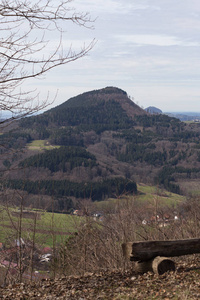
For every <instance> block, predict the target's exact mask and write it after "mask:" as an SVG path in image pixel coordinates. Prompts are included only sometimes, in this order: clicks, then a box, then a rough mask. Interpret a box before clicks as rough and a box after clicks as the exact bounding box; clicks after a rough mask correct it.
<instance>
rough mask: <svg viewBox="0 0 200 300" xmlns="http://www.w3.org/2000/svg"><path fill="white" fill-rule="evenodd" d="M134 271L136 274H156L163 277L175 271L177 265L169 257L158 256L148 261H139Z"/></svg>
mask: <svg viewBox="0 0 200 300" xmlns="http://www.w3.org/2000/svg"><path fill="white" fill-rule="evenodd" d="M134 271H135V272H136V273H141V274H143V273H147V272H149V271H150V272H154V273H155V274H158V275H162V274H164V273H165V272H168V271H175V263H174V261H173V260H171V259H169V258H167V257H160V256H157V257H155V258H154V259H151V260H148V261H137V262H135V263H134Z"/></svg>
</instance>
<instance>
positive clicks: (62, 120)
mask: <svg viewBox="0 0 200 300" xmlns="http://www.w3.org/2000/svg"><path fill="white" fill-rule="evenodd" d="M145 114H146V112H145V111H144V110H143V109H141V108H140V107H139V106H137V105H136V104H135V103H134V102H133V101H131V100H130V99H129V98H128V96H127V94H126V92H124V91H122V90H120V89H118V88H113V87H107V88H105V89H101V90H95V91H91V92H87V93H84V94H82V95H79V96H77V97H74V98H71V99H69V100H68V101H66V102H64V103H63V104H61V105H59V106H57V107H55V108H53V109H51V110H49V111H47V112H45V113H44V114H42V115H39V116H37V117H32V118H26V119H23V120H22V123H21V124H22V126H23V127H28V126H29V127H30V126H34V127H35V128H37V130H38V131H39V130H40V129H39V127H40V126H41V127H42V128H44V126H45V128H47V127H48V128H49V127H50V128H52V127H55V126H79V129H82V130H90V129H92V130H95V131H104V130H109V129H112V130H117V129H123V128H130V127H131V126H133V118H134V117H135V115H145Z"/></svg>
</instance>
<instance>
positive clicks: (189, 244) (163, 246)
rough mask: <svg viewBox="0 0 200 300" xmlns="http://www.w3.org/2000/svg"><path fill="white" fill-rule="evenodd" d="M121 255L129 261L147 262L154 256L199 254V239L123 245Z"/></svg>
mask: <svg viewBox="0 0 200 300" xmlns="http://www.w3.org/2000/svg"><path fill="white" fill-rule="evenodd" d="M122 249H123V254H124V256H126V257H129V259H130V260H131V261H148V260H151V259H153V258H155V257H156V256H164V257H172V256H181V255H188V254H195V253H200V239H186V240H170V241H147V242H134V243H125V244H123V245H122Z"/></svg>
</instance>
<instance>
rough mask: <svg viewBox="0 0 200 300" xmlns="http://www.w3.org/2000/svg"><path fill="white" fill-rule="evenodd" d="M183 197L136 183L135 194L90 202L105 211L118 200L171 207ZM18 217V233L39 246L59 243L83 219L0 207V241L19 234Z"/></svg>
mask: <svg viewBox="0 0 200 300" xmlns="http://www.w3.org/2000/svg"><path fill="white" fill-rule="evenodd" d="M184 200H185V197H183V196H180V195H177V194H173V193H170V192H167V191H165V190H160V189H158V188H157V187H155V186H147V185H143V184H138V194H137V195H132V196H130V195H129V196H122V197H119V198H118V199H113V198H110V199H108V200H106V201H100V202H94V203H92V204H91V205H92V207H93V211H95V210H96V211H103V212H108V213H109V211H111V210H113V208H114V207H115V206H116V205H118V204H123V205H125V206H126V204H127V201H129V202H131V201H134V202H135V204H136V205H137V206H140V205H142V206H143V207H144V208H145V207H146V208H147V207H148V208H150V207H154V206H155V205H156V206H157V207H160V208H162V207H166V206H167V207H169V208H170V207H173V208H175V207H176V206H177V204H179V203H181V202H183V201H184ZM20 221H21V228H22V230H21V232H22V237H23V238H24V239H26V240H30V241H32V240H33V237H34V233H35V242H36V243H37V244H39V245H42V246H50V247H52V245H53V244H59V243H60V242H64V241H66V240H67V239H68V237H69V236H70V235H71V234H73V233H74V232H75V231H77V230H78V228H80V225H81V224H83V223H84V222H85V217H79V216H76V215H69V214H62V213H50V212H46V211H42V210H24V211H23V215H22V218H20V210H19V209H18V208H10V207H3V206H1V207H0V227H1V230H0V242H2V243H7V242H9V241H10V240H13V241H14V240H15V239H17V238H18V237H19V228H20Z"/></svg>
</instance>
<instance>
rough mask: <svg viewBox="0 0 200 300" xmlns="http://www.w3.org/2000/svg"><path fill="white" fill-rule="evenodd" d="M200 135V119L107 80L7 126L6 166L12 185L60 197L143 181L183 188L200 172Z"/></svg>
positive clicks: (117, 190)
mask: <svg viewBox="0 0 200 300" xmlns="http://www.w3.org/2000/svg"><path fill="white" fill-rule="evenodd" d="M39 141H40V144H41V143H42V145H43V146H40V147H38V146H37V144H38V142H39ZM199 141H200V124H197V123H190V124H189V123H187V124H186V123H183V122H181V121H179V120H178V119H176V118H171V117H169V116H167V115H164V114H155V115H151V114H148V113H147V112H146V111H144V110H143V109H141V108H140V107H139V106H137V105H136V104H135V103H134V102H133V101H132V100H130V98H129V97H128V95H127V93H126V92H125V91H123V90H121V89H119V88H115V87H107V88H104V89H101V90H95V91H91V92H87V93H84V94H82V95H79V96H76V97H74V98H71V99H69V100H68V101H66V102H64V103H63V104H61V105H59V106H57V107H55V108H53V109H50V110H48V111H47V112H45V113H43V114H41V115H38V116H32V117H29V118H24V119H22V120H20V122H19V126H18V128H17V130H11V131H10V132H7V133H4V134H1V135H0V142H1V145H4V147H2V148H1V153H2V154H4V155H5V156H4V159H3V163H2V164H1V169H2V170H6V172H4V173H3V179H4V180H6V179H8V178H9V180H8V182H7V183H6V185H7V186H9V188H15V189H25V190H26V191H27V192H28V193H29V194H31V193H33V194H36V193H42V194H43V195H51V194H52V193H53V194H54V195H56V197H57V198H59V197H60V198H62V199H63V197H64V198H65V199H66V197H70V199H74V198H84V197H86V196H87V197H89V198H90V197H91V198H92V200H98V201H99V200H102V199H105V198H107V197H111V196H112V197H116V196H117V197H119V195H121V194H123V193H133V192H136V191H137V188H136V185H135V183H137V182H144V183H149V184H157V185H160V186H164V187H165V188H166V189H168V190H170V191H173V192H177V193H184V192H186V190H185V189H186V183H187V182H188V180H198V179H199V178H200V142H199ZM32 145H34V147H32ZM5 149H10V153H9V155H7V156H6V154H5V152H6V151H7V150H5ZM15 170H16V171H15ZM39 186H40V188H39ZM60 203H61V204H62V205H61V206H62V207H63V200H61V202H60ZM65 203H68V204H69V203H70V204H69V206H70V205H71V203H72V202H71V200H69V201H68V202H66V201H65Z"/></svg>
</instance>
